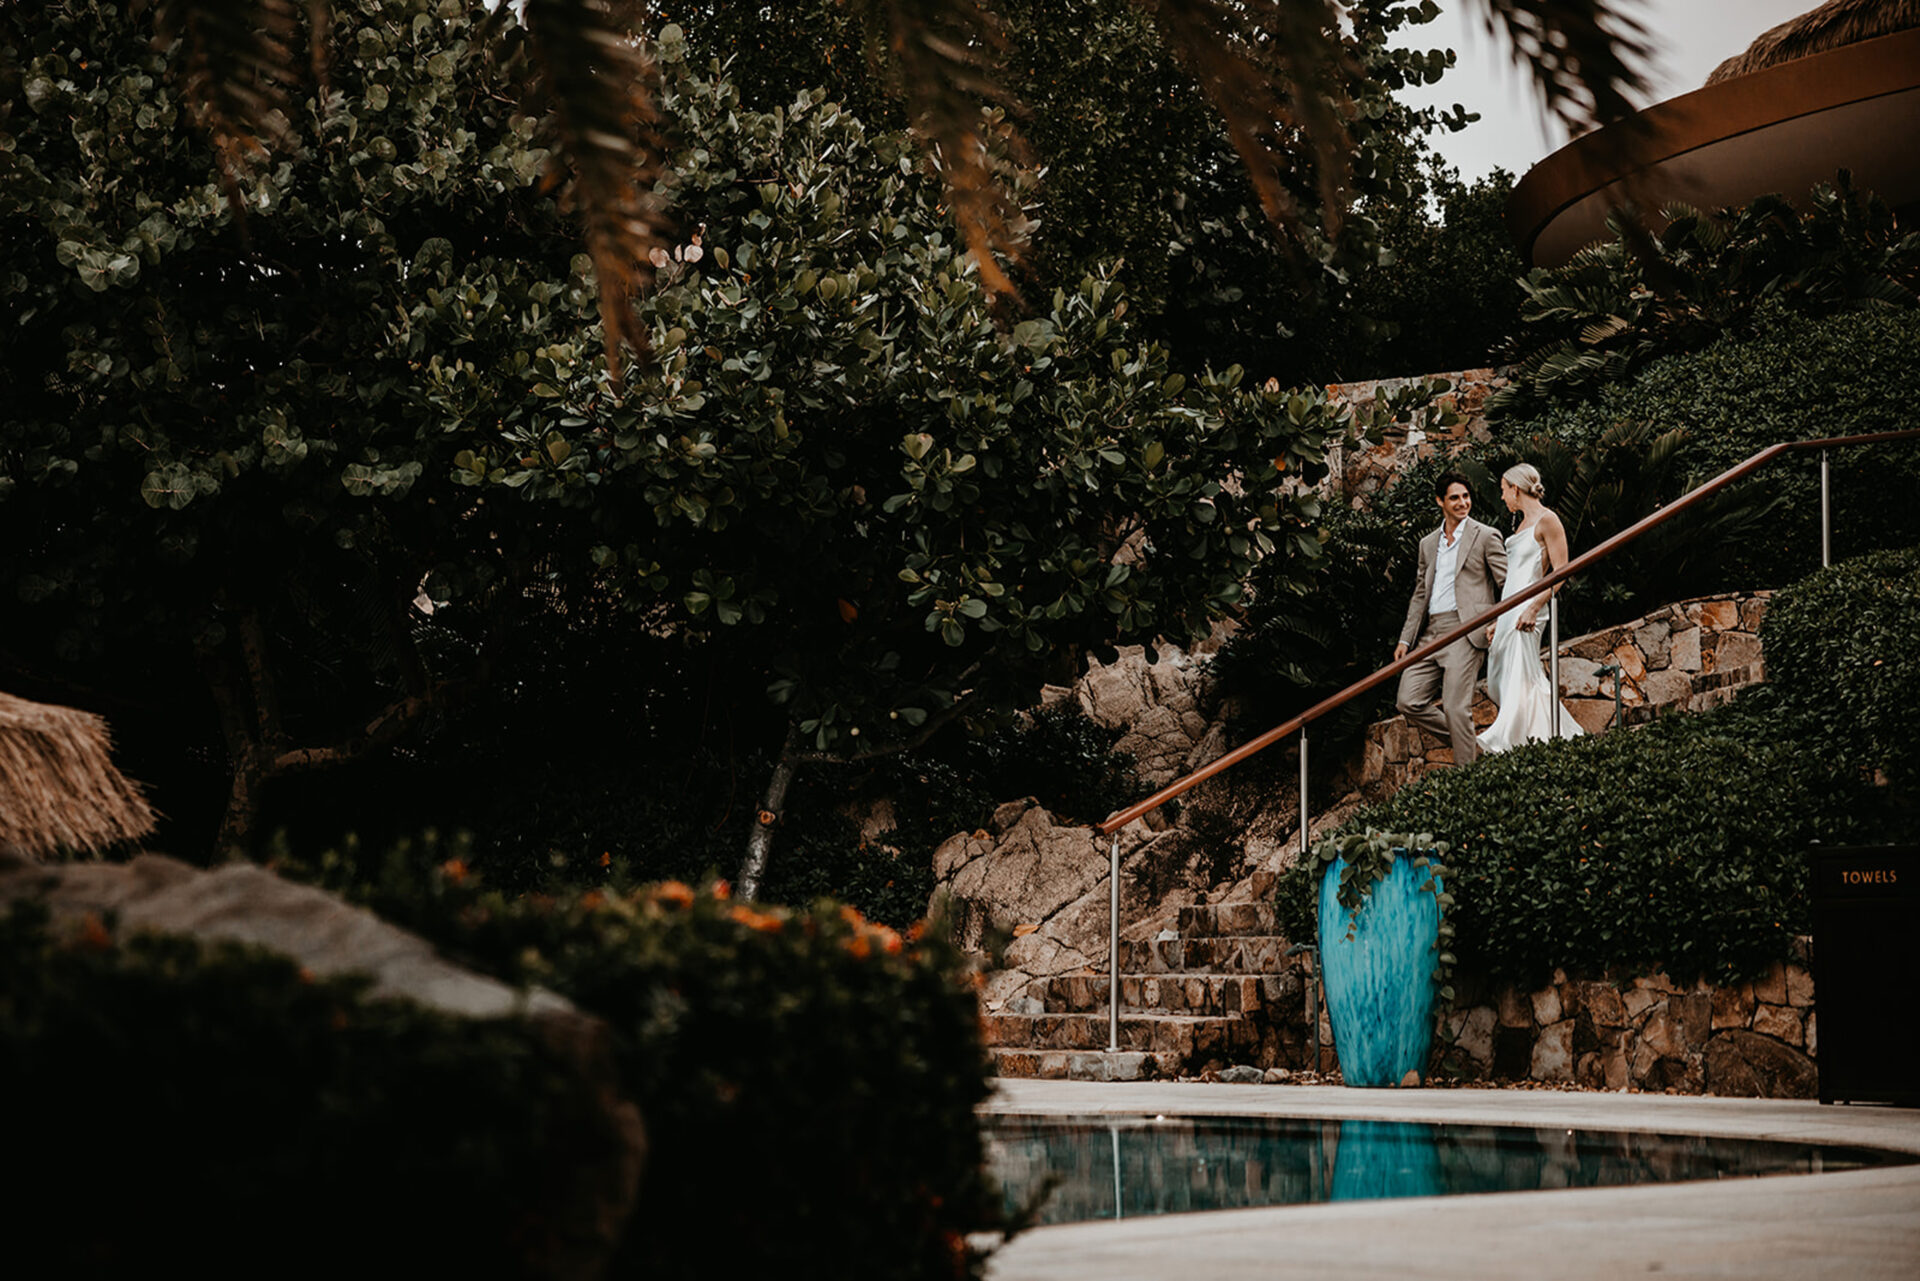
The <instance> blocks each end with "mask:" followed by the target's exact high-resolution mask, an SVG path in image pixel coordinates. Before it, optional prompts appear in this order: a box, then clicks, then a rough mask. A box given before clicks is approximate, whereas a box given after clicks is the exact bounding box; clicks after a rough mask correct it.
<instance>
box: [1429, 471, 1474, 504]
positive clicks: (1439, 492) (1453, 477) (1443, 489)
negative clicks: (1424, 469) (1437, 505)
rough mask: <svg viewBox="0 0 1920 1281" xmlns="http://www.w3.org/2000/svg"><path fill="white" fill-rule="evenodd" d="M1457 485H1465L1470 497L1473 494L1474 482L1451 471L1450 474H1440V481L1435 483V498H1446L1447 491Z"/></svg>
mask: <svg viewBox="0 0 1920 1281" xmlns="http://www.w3.org/2000/svg"><path fill="white" fill-rule="evenodd" d="M1455 485H1465V486H1466V487H1467V493H1468V494H1469V495H1471V494H1472V493H1473V482H1472V481H1470V480H1468V479H1467V478H1466V477H1465V476H1463V475H1462V474H1460V473H1459V472H1457V471H1449V472H1442V473H1441V474H1440V479H1439V480H1436V481H1434V482H1433V496H1434V497H1435V498H1445V497H1446V496H1447V491H1448V490H1449V489H1452V488H1453V487H1454V486H1455Z"/></svg>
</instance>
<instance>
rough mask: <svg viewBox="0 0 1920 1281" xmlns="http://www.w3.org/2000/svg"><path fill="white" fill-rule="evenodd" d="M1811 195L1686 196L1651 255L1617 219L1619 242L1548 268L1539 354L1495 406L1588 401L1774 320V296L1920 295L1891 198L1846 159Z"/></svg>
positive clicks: (1853, 306) (1530, 407) (1807, 304)
mask: <svg viewBox="0 0 1920 1281" xmlns="http://www.w3.org/2000/svg"><path fill="white" fill-rule="evenodd" d="M1810 204H1811V207H1810V208H1809V209H1808V210H1807V211H1806V212H1805V213H1804V214H1802V213H1800V212H1798V211H1796V210H1795V209H1794V208H1793V207H1792V206H1790V205H1788V204H1787V202H1786V201H1785V200H1784V199H1782V198H1781V197H1780V196H1777V195H1769V196H1762V197H1760V198H1759V199H1758V200H1755V201H1754V202H1753V203H1752V204H1750V205H1747V206H1745V207H1744V208H1739V209H1726V210H1722V211H1721V212H1720V213H1719V214H1717V215H1710V214H1704V213H1701V212H1700V211H1698V210H1694V209H1689V208H1686V207H1684V206H1675V207H1674V208H1672V209H1670V210H1669V211H1668V212H1669V214H1670V215H1671V216H1672V217H1673V221H1672V222H1671V223H1670V224H1669V225H1668V226H1667V227H1666V228H1665V229H1664V230H1662V231H1661V232H1660V233H1658V234H1657V235H1653V236H1651V237H1650V238H1649V241H1648V243H1647V248H1648V249H1649V250H1651V252H1650V253H1642V252H1639V251H1637V250H1636V249H1635V248H1633V247H1630V246H1629V245H1628V243H1627V241H1626V238H1625V237H1624V236H1621V235H1620V234H1619V230H1620V224H1618V223H1615V224H1613V225H1614V228H1615V233H1616V234H1615V239H1614V240H1612V241H1610V242H1608V243H1606V244H1601V245H1596V246H1592V247H1590V248H1587V249H1584V250H1582V251H1581V252H1579V253H1578V254H1575V255H1574V257H1573V259H1572V260H1571V261H1569V262H1568V263H1567V264H1566V265H1565V266H1563V267H1556V268H1553V269H1551V270H1536V271H1534V272H1533V273H1532V274H1531V275H1529V276H1528V278H1527V280H1526V282H1525V288H1526V291H1527V294H1528V298H1529V301H1528V304H1527V306H1526V307H1525V308H1524V309H1523V312H1522V316H1523V318H1524V319H1525V320H1526V321H1527V322H1528V324H1529V325H1530V326H1532V328H1531V329H1529V330H1528V331H1527V332H1526V334H1525V336H1524V337H1523V339H1522V342H1523V343H1524V344H1525V345H1526V346H1527V347H1528V348H1529V349H1530V353H1531V354H1529V355H1528V356H1527V357H1526V358H1525V359H1524V360H1522V361H1521V363H1520V365H1519V367H1518V369H1516V370H1515V372H1514V375H1513V383H1512V385H1511V386H1509V387H1507V388H1505V389H1504V390H1502V391H1501V392H1500V393H1498V394H1497V395H1496V396H1495V397H1494V398H1493V400H1492V401H1491V402H1490V404H1489V409H1490V411H1493V412H1495V413H1521V414H1528V413H1538V412H1541V411H1542V410H1544V409H1546V408H1548V407H1549V406H1551V405H1553V404H1555V403H1578V402H1580V401H1582V400H1585V399H1587V398H1589V397H1591V396H1593V395H1595V394H1597V393H1600V392H1602V391H1604V390H1605V389H1607V388H1609V387H1619V386H1621V385H1623V384H1625V383H1626V381H1627V380H1628V379H1629V378H1630V377H1631V375H1633V374H1634V373H1636V372H1637V371H1638V370H1640V369H1641V368H1643V367H1645V366H1646V364H1647V363H1648V362H1649V361H1651V360H1654V359H1656V358H1658V357H1661V356H1667V355H1673V354H1677V353H1682V352H1689V351H1695V350H1698V349H1699V348H1701V347H1704V346H1706V345H1708V344H1709V343H1711V342H1713V341H1715V340H1716V339H1718V338H1719V337H1721V336H1722V335H1724V334H1746V333H1755V332H1762V331H1764V329H1765V328H1767V327H1768V322H1767V321H1766V320H1765V319H1764V313H1765V309H1766V308H1767V307H1768V306H1776V307H1780V308H1784V309H1785V310H1787V311H1790V312H1793V313H1795V314H1799V315H1805V316H1826V315H1831V314H1834V313H1836V312H1853V311H1866V310H1874V309H1903V308H1904V309H1911V308H1913V307H1915V306H1916V305H1920V235H1915V234H1914V233H1912V232H1910V231H1909V232H1907V233H1905V234H1902V231H1901V228H1900V226H1899V224H1898V222H1897V221H1896V220H1895V218H1894V216H1893V214H1892V212H1891V211H1890V210H1889V209H1888V208H1887V206H1886V204H1885V203H1884V202H1883V201H1881V200H1880V199H1879V198H1878V197H1876V196H1874V195H1872V193H1869V192H1856V191H1855V190H1854V189H1853V185H1852V182H1851V180H1850V177H1849V175H1848V173H1847V171H1845V170H1841V171H1840V175H1839V179H1838V181H1837V183H1836V184H1834V185H1832V186H1828V185H1825V184H1822V185H1821V186H1818V187H1816V188H1814V191H1813V193H1812V197H1811V202H1810Z"/></svg>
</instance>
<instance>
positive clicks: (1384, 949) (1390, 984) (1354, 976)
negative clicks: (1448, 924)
mask: <svg viewBox="0 0 1920 1281" xmlns="http://www.w3.org/2000/svg"><path fill="white" fill-rule="evenodd" d="M1394 855H1395V856H1394V860H1393V871H1392V872H1390V873H1388V874H1387V875H1386V876H1384V877H1382V878H1381V879H1380V880H1379V882H1378V883H1376V884H1375V885H1374V887H1373V892H1372V893H1371V894H1369V895H1368V896H1367V898H1366V899H1365V901H1364V902H1362V903H1361V905H1360V911H1359V912H1358V914H1357V915H1356V914H1351V913H1349V912H1348V911H1347V909H1346V908H1345V907H1343V906H1342V905H1341V903H1340V875H1341V873H1342V872H1343V871H1344V870H1345V868H1346V865H1347V863H1346V860H1345V859H1344V858H1339V859H1335V860H1334V861H1333V863H1332V864H1331V865H1330V866H1329V867H1328V868H1327V871H1326V874H1325V875H1324V876H1323V877H1322V878H1321V881H1320V970H1321V976H1322V977H1321V982H1322V983H1323V984H1324V985H1325V987H1326V992H1327V1015H1328V1018H1329V1019H1330V1020H1331V1021H1332V1023H1333V1047H1334V1052H1335V1053H1336V1054H1337V1055H1338V1056H1339V1059H1340V1075H1341V1077H1342V1078H1343V1079H1344V1080H1345V1081H1346V1083H1347V1084H1348V1085H1359V1086H1382V1085H1398V1084H1400V1082H1401V1081H1402V1080H1403V1079H1404V1078H1405V1077H1406V1075H1407V1073H1409V1072H1420V1073H1422V1074H1423V1075H1424V1074H1425V1072H1426V1067H1427V1054H1428V1051H1429V1050H1430V1049H1431V1048H1432V1046H1433V996H1434V987H1435V984H1434V980H1433V970H1434V966H1435V964H1436V963H1437V962H1438V959H1439V943H1440V903H1439V901H1438V899H1436V898H1435V895H1434V891H1437V890H1438V889H1439V888H1440V883H1439V880H1438V879H1437V878H1435V880H1434V890H1433V891H1429V890H1424V889H1422V888H1420V887H1421V886H1423V885H1425V884H1426V882H1427V879H1428V876H1429V869H1428V868H1425V867H1415V866H1414V865H1413V858H1412V856H1411V855H1409V854H1408V853H1407V852H1406V851H1405V850H1396V851H1394ZM1349 919H1352V921H1353V929H1352V933H1353V937H1352V938H1348V937H1347V933H1348V921H1349Z"/></svg>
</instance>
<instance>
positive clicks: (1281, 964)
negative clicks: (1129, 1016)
mask: <svg viewBox="0 0 1920 1281" xmlns="http://www.w3.org/2000/svg"><path fill="white" fill-rule="evenodd" d="M1289 946H1290V944H1289V943H1288V941H1287V940H1286V939H1284V938H1282V937H1280V936H1279V935H1278V934H1243V935H1229V936H1227V937H1223V938H1172V939H1131V940H1129V939H1122V940H1121V942H1120V970H1121V973H1122V974H1123V975H1126V974H1278V973H1281V972H1282V971H1283V970H1286V969H1289V968H1291V967H1290V965H1289V964H1288V963H1287V962H1286V960H1285V953H1286V950H1287V948H1288V947H1289Z"/></svg>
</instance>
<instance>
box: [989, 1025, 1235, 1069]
mask: <svg viewBox="0 0 1920 1281" xmlns="http://www.w3.org/2000/svg"><path fill="white" fill-rule="evenodd" d="M981 1022H982V1023H983V1024H984V1025H985V1030H986V1039H987V1044H988V1045H989V1046H991V1047H994V1048H996V1049H1006V1050H1035V1051H1042V1050H1068V1051H1071V1050H1104V1049H1105V1048H1106V1047H1107V1032H1108V1021H1107V1018H1106V1016H1104V1015H1095V1014H988V1015H984V1016H982V1018H981ZM1259 1046H1260V1028H1259V1026H1258V1024H1257V1023H1256V1022H1255V1021H1254V1020H1252V1019H1243V1018H1238V1017H1235V1018H1197V1017H1194V1016H1192V1015H1185V1014H1122V1015H1121V1016H1120V1048H1121V1049H1122V1050H1130V1051H1134V1052H1137V1053H1143V1054H1152V1055H1154V1056H1155V1058H1156V1059H1158V1060H1159V1061H1160V1063H1161V1067H1162V1068H1163V1070H1164V1069H1171V1070H1176V1071H1179V1070H1185V1069H1188V1068H1190V1067H1195V1066H1205V1065H1206V1064H1208V1063H1243V1062H1247V1061H1248V1060H1249V1059H1250V1057H1251V1056H1252V1055H1253V1054H1255V1053H1256V1052H1257V1051H1258V1049H1259Z"/></svg>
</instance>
